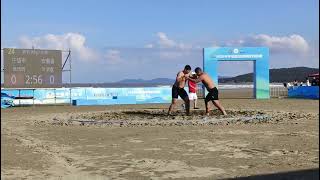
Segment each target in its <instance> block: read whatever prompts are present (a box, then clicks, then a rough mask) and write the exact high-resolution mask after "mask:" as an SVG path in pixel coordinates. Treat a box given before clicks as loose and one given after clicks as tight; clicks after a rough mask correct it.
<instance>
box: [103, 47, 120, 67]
mask: <svg viewBox="0 0 320 180" xmlns="http://www.w3.org/2000/svg"><path fill="white" fill-rule="evenodd" d="M104 58H105V59H106V60H107V63H109V64H117V63H120V62H121V61H122V59H121V56H120V51H118V50H115V49H110V50H107V52H106V54H105V55H104Z"/></svg>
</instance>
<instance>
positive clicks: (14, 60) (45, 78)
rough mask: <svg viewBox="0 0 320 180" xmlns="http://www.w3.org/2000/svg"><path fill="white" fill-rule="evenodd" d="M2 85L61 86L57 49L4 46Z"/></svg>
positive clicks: (59, 53)
mask: <svg viewBox="0 0 320 180" xmlns="http://www.w3.org/2000/svg"><path fill="white" fill-rule="evenodd" d="M3 56H4V87H6V88H58V87H62V70H61V66H62V53H61V51H59V50H42V49H41V50H40V49H13V48H4V52H3Z"/></svg>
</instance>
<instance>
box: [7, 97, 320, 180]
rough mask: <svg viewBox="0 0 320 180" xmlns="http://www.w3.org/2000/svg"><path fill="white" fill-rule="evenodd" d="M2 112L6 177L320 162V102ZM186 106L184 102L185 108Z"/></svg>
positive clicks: (258, 170) (294, 167)
mask: <svg viewBox="0 0 320 180" xmlns="http://www.w3.org/2000/svg"><path fill="white" fill-rule="evenodd" d="M221 102H222V104H223V105H224V106H225V108H226V109H227V112H228V113H229V115H227V116H221V114H220V112H218V111H217V110H213V111H212V112H211V116H209V117H206V116H204V115H203V114H204V111H203V108H204V105H203V101H202V100H200V102H199V105H200V108H201V109H200V110H194V111H192V115H191V116H185V115H184V112H183V111H182V110H181V109H180V110H178V111H176V112H175V114H174V116H166V115H165V113H166V111H167V108H168V107H169V105H167V104H158V105H118V106H91V107H72V106H31V107H17V108H9V109H5V110H1V179H224V178H227V179H228V178H235V177H246V176H251V175H261V174H269V173H281V172H288V171H289V172H290V171H298V170H305V169H314V168H317V169H318V168H319V110H318V109H319V101H318V100H302V99H270V100H255V99H222V100H221ZM179 107H180V106H179Z"/></svg>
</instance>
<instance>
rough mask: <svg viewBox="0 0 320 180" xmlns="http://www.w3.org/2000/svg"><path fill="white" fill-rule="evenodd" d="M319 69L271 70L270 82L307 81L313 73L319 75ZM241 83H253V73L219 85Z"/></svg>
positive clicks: (225, 79) (224, 81) (221, 81)
mask: <svg viewBox="0 0 320 180" xmlns="http://www.w3.org/2000/svg"><path fill="white" fill-rule="evenodd" d="M318 72H319V69H317V68H308V67H293V68H280V69H270V71H269V73H270V82H273V83H274V82H279V83H283V82H292V81H294V80H295V79H296V80H298V81H305V78H306V77H307V76H308V75H309V74H312V73H318ZM229 82H234V83H240V82H253V73H248V74H242V75H239V76H236V77H232V78H221V79H219V83H229Z"/></svg>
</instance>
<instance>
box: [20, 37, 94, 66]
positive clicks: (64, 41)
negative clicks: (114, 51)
mask: <svg viewBox="0 0 320 180" xmlns="http://www.w3.org/2000/svg"><path fill="white" fill-rule="evenodd" d="M85 42H86V38H85V36H83V35H82V34H79V33H66V34H62V35H54V34H47V35H44V36H40V37H33V38H30V37H27V36H23V37H21V38H20V39H19V43H20V46H21V47H22V48H32V47H34V48H40V49H57V50H68V49H70V50H71V52H72V54H75V55H76V57H77V58H78V59H80V60H89V61H91V60H96V59H98V57H99V54H98V53H97V52H95V51H94V50H93V49H91V48H89V47H87V46H86V45H85Z"/></svg>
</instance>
